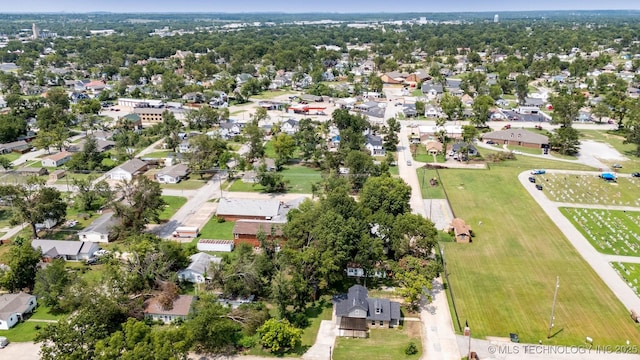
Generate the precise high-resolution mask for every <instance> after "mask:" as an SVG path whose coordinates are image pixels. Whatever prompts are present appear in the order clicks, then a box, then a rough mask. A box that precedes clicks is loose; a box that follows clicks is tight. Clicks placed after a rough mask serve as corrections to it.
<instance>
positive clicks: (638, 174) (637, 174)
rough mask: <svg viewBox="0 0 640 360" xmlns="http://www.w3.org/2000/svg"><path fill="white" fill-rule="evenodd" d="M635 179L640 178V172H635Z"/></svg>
mask: <svg viewBox="0 0 640 360" xmlns="http://www.w3.org/2000/svg"><path fill="white" fill-rule="evenodd" d="M631 176H633V177H640V172H634V173H632V174H631Z"/></svg>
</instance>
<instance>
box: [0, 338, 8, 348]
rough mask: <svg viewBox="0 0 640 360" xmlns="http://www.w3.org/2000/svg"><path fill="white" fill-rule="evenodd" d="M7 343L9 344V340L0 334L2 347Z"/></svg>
mask: <svg viewBox="0 0 640 360" xmlns="http://www.w3.org/2000/svg"><path fill="white" fill-rule="evenodd" d="M7 345H9V340H7V338H6V337H4V336H0V349H4V348H5V347H7Z"/></svg>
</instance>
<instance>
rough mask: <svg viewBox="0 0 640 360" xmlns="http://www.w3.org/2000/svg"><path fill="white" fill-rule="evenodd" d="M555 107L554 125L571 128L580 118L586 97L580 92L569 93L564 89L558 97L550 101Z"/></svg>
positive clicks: (555, 96) (553, 97)
mask: <svg viewBox="0 0 640 360" xmlns="http://www.w3.org/2000/svg"><path fill="white" fill-rule="evenodd" d="M549 101H550V102H551V105H553V119H552V123H554V124H561V125H564V126H571V124H572V123H573V121H575V120H576V119H577V118H578V114H579V113H580V108H581V107H582V106H584V103H585V97H584V95H582V94H581V93H579V92H568V91H567V90H566V89H562V90H561V91H560V92H559V93H558V94H557V95H554V96H551V98H550V99H549Z"/></svg>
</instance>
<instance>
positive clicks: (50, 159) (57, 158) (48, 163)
mask: <svg viewBox="0 0 640 360" xmlns="http://www.w3.org/2000/svg"><path fill="white" fill-rule="evenodd" d="M69 160H71V153H70V152H67V151H61V152H59V153H56V154H53V155H49V156H47V157H45V158H44V159H42V161H41V163H42V166H43V167H58V166H60V165H63V164H64V163H66V162H67V161H69Z"/></svg>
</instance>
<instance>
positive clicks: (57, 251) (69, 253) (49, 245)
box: [31, 239, 99, 262]
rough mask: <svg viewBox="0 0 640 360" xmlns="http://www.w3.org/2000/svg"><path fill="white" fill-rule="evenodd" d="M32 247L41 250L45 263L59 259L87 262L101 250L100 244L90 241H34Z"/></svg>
mask: <svg viewBox="0 0 640 360" xmlns="http://www.w3.org/2000/svg"><path fill="white" fill-rule="evenodd" d="M31 246H32V247H33V248H34V249H38V248H40V251H42V258H43V260H44V261H45V262H46V261H51V260H52V259H55V258H58V257H60V258H63V259H65V260H69V261H80V260H87V259H89V258H91V257H93V254H95V252H96V251H98V250H99V247H98V244H96V243H93V242H89V241H70V240H45V239H34V240H32V241H31Z"/></svg>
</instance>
